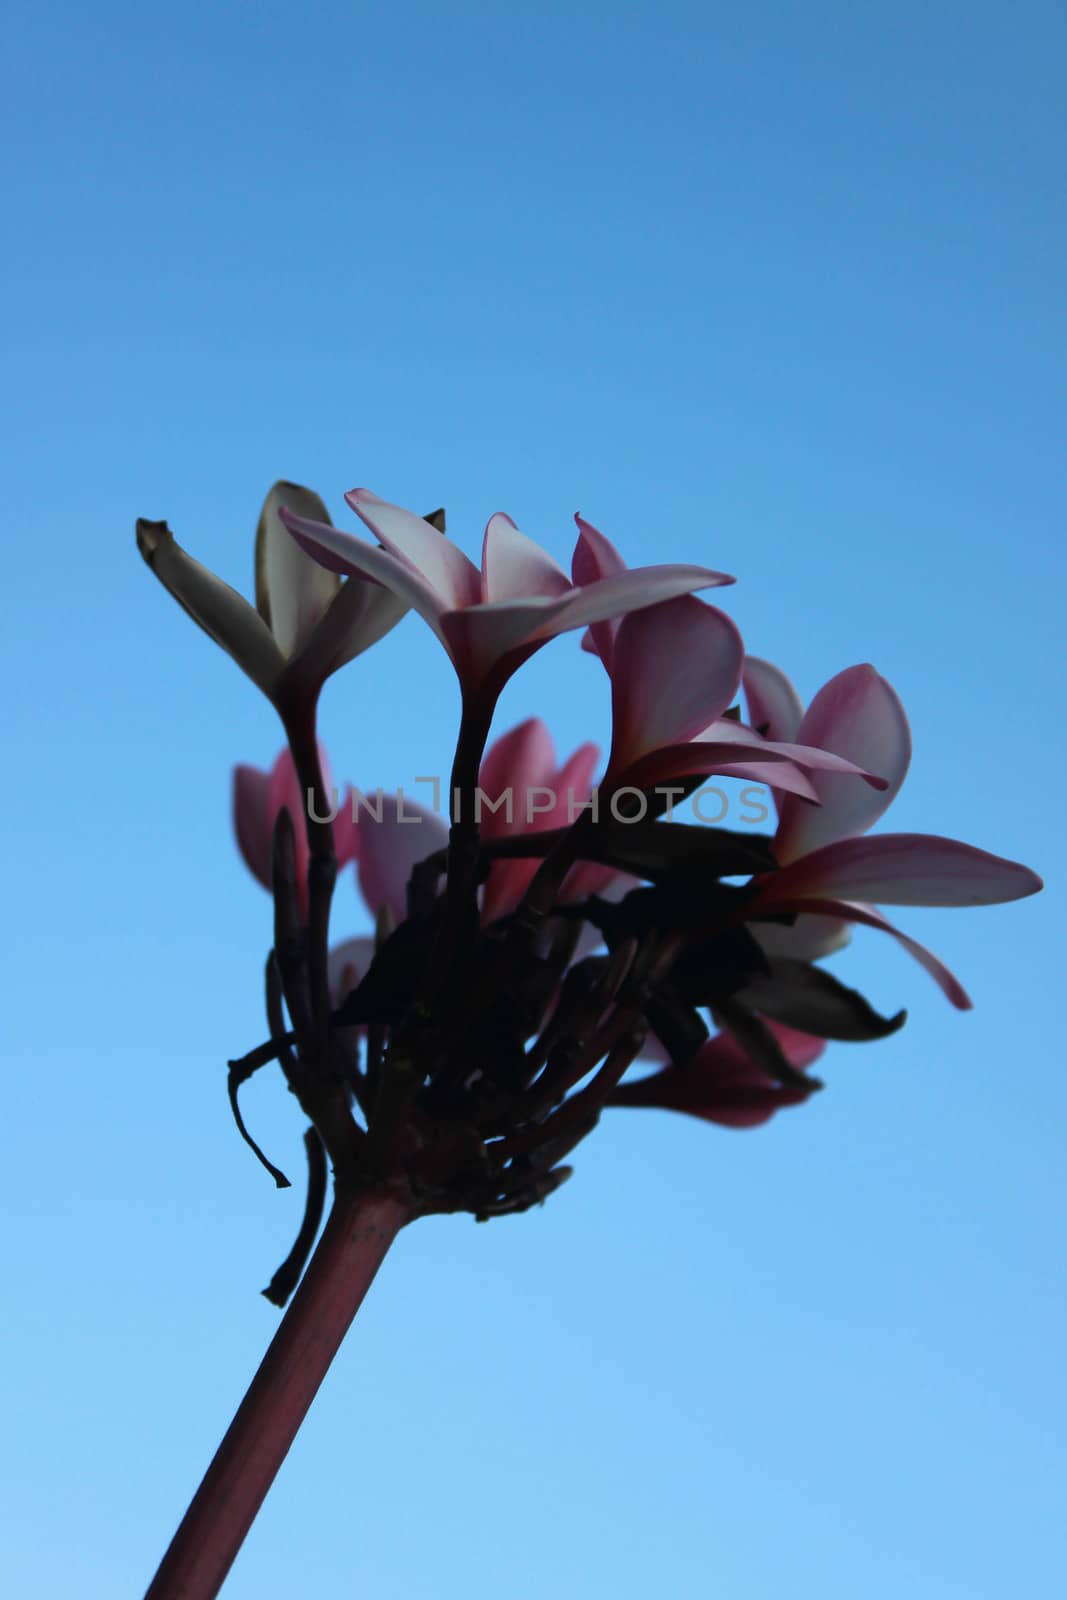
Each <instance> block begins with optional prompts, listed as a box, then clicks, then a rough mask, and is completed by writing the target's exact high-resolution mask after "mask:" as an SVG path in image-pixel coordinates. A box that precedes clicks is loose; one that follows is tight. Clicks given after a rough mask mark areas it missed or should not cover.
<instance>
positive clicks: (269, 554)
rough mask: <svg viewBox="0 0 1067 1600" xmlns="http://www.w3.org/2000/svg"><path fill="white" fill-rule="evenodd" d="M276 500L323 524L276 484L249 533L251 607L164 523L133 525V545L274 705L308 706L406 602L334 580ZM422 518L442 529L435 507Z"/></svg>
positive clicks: (291, 487)
mask: <svg viewBox="0 0 1067 1600" xmlns="http://www.w3.org/2000/svg"><path fill="white" fill-rule="evenodd" d="M283 505H285V506H288V507H290V508H292V509H293V510H294V511H296V512H297V513H298V514H299V515H301V516H305V517H307V518H309V519H314V520H316V521H319V522H326V523H329V513H328V512H327V510H326V507H325V505H324V504H323V502H322V500H321V499H320V498H319V496H318V495H317V494H315V493H314V492H313V491H312V490H311V489H305V488H303V487H302V486H301V485H300V484H296V483H284V482H281V483H276V484H275V485H274V487H273V488H272V489H271V491H270V493H269V494H268V495H267V498H266V500H265V501H264V502H263V509H262V511H261V512H260V516H259V526H258V529H257V532H256V603H255V605H254V606H253V605H251V604H249V602H248V601H247V600H246V599H244V597H243V596H242V595H240V594H238V593H237V591H236V589H232V588H231V587H230V585H229V584H228V583H224V582H223V581H222V579H221V578H219V577H217V576H216V575H215V573H213V572H211V571H209V570H208V568H207V567H205V566H203V565H202V564H201V563H200V562H199V561H196V560H195V559H194V558H193V557H192V556H191V555H189V554H188V552H187V551H185V550H183V549H182V547H181V545H180V544H179V543H178V541H177V540H176V539H175V537H174V535H173V534H172V533H171V531H170V529H169V528H168V527H167V525H166V523H165V522H146V521H144V520H141V521H139V522H138V524H137V544H138V548H139V549H140V552H141V554H142V556H143V557H144V559H145V561H146V562H147V563H148V565H149V566H150V567H151V569H152V571H153V572H154V573H155V575H156V577H157V578H158V579H159V580H160V582H161V583H162V584H163V586H164V588H166V589H168V590H169V591H170V593H171V594H172V595H173V596H174V598H175V599H176V600H177V601H178V603H179V605H181V606H182V607H184V609H185V610H186V611H187V612H188V613H189V615H190V616H191V617H192V618H193V620H194V621H195V622H197V623H199V625H200V626H201V627H202V628H203V629H204V632H205V633H207V634H209V635H210V636H211V638H213V639H214V640H215V642H216V643H217V644H220V645H221V646H222V648H223V649H224V650H226V651H228V652H229V654H230V655H231V656H232V657H233V658H234V660H235V661H236V662H237V664H238V666H239V667H241V668H242V670H243V671H244V672H246V673H247V674H248V676H249V677H250V678H251V679H252V681H253V683H255V684H257V685H258V687H259V688H260V689H262V690H263V693H264V694H265V695H267V697H268V698H269V699H270V700H271V701H273V702H274V704H275V705H276V706H278V707H279V709H281V708H283V707H284V708H290V709H291V708H292V707H294V706H295V705H305V704H307V703H309V702H313V701H314V700H315V698H316V697H317V695H318V692H319V690H320V689H321V687H322V685H323V683H324V682H325V681H326V679H327V678H328V677H329V676H330V675H331V673H334V672H336V671H337V669H338V667H342V666H344V664H345V662H346V661H351V660H352V658H353V657H354V656H357V655H360V654H361V653H362V652H363V651H364V650H367V649H369V647H370V646H371V645H372V644H376V643H377V641H378V640H379V639H381V638H382V637H383V636H384V635H385V634H386V633H388V632H389V630H390V629H391V628H393V627H394V626H395V625H396V623H397V622H399V621H400V618H401V617H402V616H403V614H404V611H405V609H406V607H405V605H404V603H403V601H402V600H400V599H398V598H397V596H396V595H394V594H393V593H392V592H391V591H390V590H388V589H386V588H384V587H383V586H382V585H381V584H377V583H374V582H370V581H368V580H366V579H364V578H362V577H359V576H357V575H353V576H352V577H349V578H347V579H342V578H341V577H340V576H339V575H338V574H337V573H335V572H327V571H326V570H325V569H324V568H323V567H321V566H320V565H319V564H318V562H316V561H313V560H312V559H311V557H310V556H308V555H306V554H305V552H304V551H303V550H302V549H301V548H300V546H299V545H298V544H297V543H296V542H295V540H293V539H292V538H291V537H290V535H289V534H288V533H287V531H286V529H285V527H284V526H283V524H282V521H281V518H280V517H279V515H278V512H279V508H280V507H281V506H283ZM427 520H428V521H432V523H433V525H434V526H435V527H436V528H437V529H438V531H439V532H443V531H444V527H443V523H444V513H443V512H440V511H438V512H434V513H433V515H432V518H430V519H427Z"/></svg>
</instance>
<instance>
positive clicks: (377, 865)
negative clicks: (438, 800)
mask: <svg viewBox="0 0 1067 1600" xmlns="http://www.w3.org/2000/svg"><path fill="white" fill-rule="evenodd" d="M358 827H359V857H358V862H357V866H358V872H359V887H360V889H361V890H362V893H363V898H364V900H365V901H366V902H367V906H368V908H369V909H370V911H371V913H372V915H374V916H377V915H378V912H379V911H380V910H381V909H382V907H383V906H387V907H388V908H389V910H390V911H391V912H392V914H393V916H394V917H395V918H396V920H397V922H403V920H404V918H405V917H406V916H407V913H408V894H407V890H408V883H409V882H410V880H411V874H412V872H413V871H414V869H415V867H417V866H418V864H419V862H420V861H425V860H426V857H427V856H432V855H434V854H435V853H436V852H437V851H438V850H443V849H444V847H445V846H446V845H447V843H448V824H447V823H446V822H445V820H444V818H443V817H442V816H441V815H440V814H439V813H438V812H436V811H430V810H429V809H428V808H427V807H426V806H420V805H417V804H416V803H415V801H414V800H409V799H408V797H407V796H406V795H401V794H399V793H397V794H386V795H382V797H381V821H379V820H378V818H377V816H376V815H372V814H371V813H370V812H369V811H368V810H367V809H366V808H364V809H363V810H362V811H361V812H360V815H359V818H358Z"/></svg>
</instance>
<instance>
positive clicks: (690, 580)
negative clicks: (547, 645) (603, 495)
mask: <svg viewBox="0 0 1067 1600" xmlns="http://www.w3.org/2000/svg"><path fill="white" fill-rule="evenodd" d="M733 581H734V580H733V578H729V577H727V576H726V574H725V573H722V572H713V571H712V570H711V568H710V567H694V566H683V565H680V564H677V565H673V566H656V567H634V568H632V569H630V570H628V571H626V572H618V573H615V574H613V575H612V576H609V577H605V578H598V579H597V580H596V581H595V582H593V583H586V584H583V585H582V586H581V588H579V589H572V590H571V591H570V593H569V594H567V595H565V596H564V597H563V599H561V600H559V601H558V602H557V604H556V609H555V611H554V612H553V613H552V615H551V616H547V617H546V618H545V620H544V622H543V623H542V624H541V627H540V629H539V631H538V633H537V638H538V639H549V638H554V637H555V635H556V634H557V633H566V632H568V631H569V630H570V629H572V628H585V627H588V626H589V625H590V624H592V623H594V622H606V621H607V620H608V619H609V618H611V617H621V616H623V615H624V614H626V613H629V612H632V611H640V610H643V609H644V608H645V607H647V606H654V605H659V604H660V602H661V601H664V600H673V599H675V598H676V597H677V596H679V595H689V594H692V593H693V591H694V590H696V589H714V588H716V587H717V586H718V585H720V584H724V583H733Z"/></svg>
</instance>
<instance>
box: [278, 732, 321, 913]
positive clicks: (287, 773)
mask: <svg viewBox="0 0 1067 1600" xmlns="http://www.w3.org/2000/svg"><path fill="white" fill-rule="evenodd" d="M319 754H320V758H322V759H323V776H324V779H325V781H326V783H327V785H329V782H330V777H329V769H328V767H327V766H326V764H325V757H324V752H323V750H322V746H321V745H320V746H319ZM283 808H284V809H285V810H286V811H288V813H289V816H290V817H291V819H292V823H293V846H294V855H295V857H296V886H297V895H298V899H299V903H300V911H301V914H302V915H306V914H307V876H308V858H309V855H310V851H309V850H308V840H307V806H306V802H305V799H304V791H303V789H302V788H301V785H300V780H299V778H298V777H297V775H296V767H295V766H294V765H293V758H292V755H291V754H290V751H289V747H288V746H286V748H285V749H284V750H283V751H282V752H281V754H280V755H279V757H278V759H277V761H275V763H274V765H273V767H272V768H271V770H270V774H269V776H268V779H267V810H268V812H269V815H270V823H271V830H272V832H273V828H274V824H275V822H276V820H277V818H278V814H279V812H281V811H282V810H283Z"/></svg>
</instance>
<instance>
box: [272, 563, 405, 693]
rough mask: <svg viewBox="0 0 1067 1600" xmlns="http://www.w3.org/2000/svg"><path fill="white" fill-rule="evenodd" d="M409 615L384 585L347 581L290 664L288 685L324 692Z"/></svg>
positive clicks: (398, 598)
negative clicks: (327, 683)
mask: <svg viewBox="0 0 1067 1600" xmlns="http://www.w3.org/2000/svg"><path fill="white" fill-rule="evenodd" d="M289 542H290V543H291V544H292V543H294V541H293V540H292V539H290V541H289ZM406 611H407V604H406V602H405V601H404V600H402V599H400V597H399V596H398V595H396V594H393V593H392V591H391V590H389V589H384V588H383V587H382V585H381V584H380V583H373V582H372V581H371V580H370V579H368V578H363V577H360V576H358V575H357V576H353V577H351V578H348V579H346V580H345V582H344V583H342V585H341V588H340V592H339V593H338V594H337V596H336V597H335V599H334V601H333V604H332V605H331V606H330V609H329V610H328V611H327V612H326V615H325V616H324V617H323V618H322V620H321V621H320V623H319V625H318V627H317V628H316V629H315V631H314V633H313V634H312V635H311V638H310V639H309V640H308V642H307V644H306V645H305V646H304V648H303V649H302V650H300V651H299V652H298V654H297V655H296V656H294V657H293V658H292V660H291V661H289V662H288V663H287V665H286V669H285V681H286V684H287V685H291V684H296V683H299V684H302V685H306V686H307V687H308V689H309V690H312V689H316V688H321V686H322V684H323V683H325V681H326V679H327V678H328V677H329V676H330V674H331V673H332V672H336V671H337V669H338V667H343V666H344V665H345V663H346V662H348V661H351V660H353V659H354V657H356V656H358V655H362V653H363V651H364V650H369V649H370V647H371V645H372V644H377V643H378V640H379V639H382V638H384V637H385V635H386V634H387V633H389V632H390V630H391V629H393V628H395V627H396V625H397V623H398V622H399V621H400V619H401V617H403V616H404V614H405V612H406Z"/></svg>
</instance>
